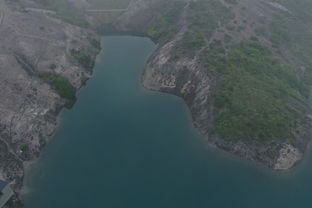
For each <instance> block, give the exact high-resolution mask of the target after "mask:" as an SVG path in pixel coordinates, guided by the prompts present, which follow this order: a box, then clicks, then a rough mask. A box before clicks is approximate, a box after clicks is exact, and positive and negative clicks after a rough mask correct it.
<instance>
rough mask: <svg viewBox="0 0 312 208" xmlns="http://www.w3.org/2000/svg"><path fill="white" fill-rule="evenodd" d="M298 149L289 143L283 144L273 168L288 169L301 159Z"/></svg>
mask: <svg viewBox="0 0 312 208" xmlns="http://www.w3.org/2000/svg"><path fill="white" fill-rule="evenodd" d="M302 156H303V155H302V153H301V152H300V150H299V149H297V148H295V147H293V146H292V145H290V144H284V145H283V147H282V148H281V149H280V151H279V157H278V159H277V161H276V163H275V165H274V169H275V170H288V169H290V168H291V167H293V166H294V165H295V164H296V163H297V162H298V161H300V160H301V159H302Z"/></svg>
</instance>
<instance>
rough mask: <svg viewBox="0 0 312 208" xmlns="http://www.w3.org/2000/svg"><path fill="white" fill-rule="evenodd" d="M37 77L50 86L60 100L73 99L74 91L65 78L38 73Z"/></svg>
mask: <svg viewBox="0 0 312 208" xmlns="http://www.w3.org/2000/svg"><path fill="white" fill-rule="evenodd" d="M39 77H40V78H41V79H42V80H43V81H45V82H46V83H48V84H50V85H51V87H52V89H54V90H55V91H56V92H57V93H58V94H59V95H60V96H61V97H62V98H66V99H69V100H73V99H75V94H76V89H75V87H74V86H73V85H72V84H71V83H70V82H69V81H68V80H67V79H66V78H64V77H61V76H59V75H57V74H53V73H48V72H40V73H39Z"/></svg>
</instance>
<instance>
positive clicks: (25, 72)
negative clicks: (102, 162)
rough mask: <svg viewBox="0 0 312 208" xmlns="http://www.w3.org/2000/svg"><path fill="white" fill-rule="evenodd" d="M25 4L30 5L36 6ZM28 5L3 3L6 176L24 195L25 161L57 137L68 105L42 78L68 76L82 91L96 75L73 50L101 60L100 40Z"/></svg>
mask: <svg viewBox="0 0 312 208" xmlns="http://www.w3.org/2000/svg"><path fill="white" fill-rule="evenodd" d="M30 2H31V1H25V4H24V5H30V6H36V4H35V3H34V2H31V3H30ZM21 5H23V1H20V2H19V3H16V2H15V1H3V0H1V1H0V48H1V50H0V86H1V87H0V95H1V99H0V148H1V150H2V151H1V156H0V157H1V158H0V177H1V178H2V179H5V180H9V181H11V182H12V186H13V187H14V188H15V191H17V192H18V191H19V190H20V188H21V185H22V180H23V176H24V168H23V164H24V161H29V160H32V159H34V158H36V157H37V156H38V154H39V152H40V149H41V147H42V146H44V144H45V143H46V142H47V141H48V140H49V138H50V137H51V136H52V135H53V133H54V131H55V128H56V125H57V119H56V116H57V115H58V113H59V112H60V110H61V108H62V107H63V106H64V105H65V104H66V103H67V102H68V100H67V99H64V98H63V97H61V96H60V94H59V93H58V92H57V91H56V90H55V89H54V88H53V86H52V85H50V83H47V82H45V81H44V80H43V79H42V77H41V76H40V75H42V74H53V75H55V76H58V77H62V78H63V79H66V80H68V81H69V83H70V84H71V85H72V86H73V87H74V89H75V90H78V89H79V88H80V87H81V86H82V84H83V83H84V81H85V80H86V79H88V78H89V77H90V76H91V73H92V72H91V70H90V68H88V69H86V68H85V67H84V66H82V65H81V63H79V60H77V59H75V58H74V57H73V55H72V49H75V50H79V51H82V52H83V53H84V54H86V56H89V57H90V58H91V59H93V60H94V59H95V56H96V55H97V53H98V51H99V49H98V48H95V47H94V46H93V45H92V41H93V43H94V41H99V37H98V36H97V35H96V34H94V33H93V32H91V31H89V30H86V29H81V28H78V27H75V26H72V25H69V24H66V23H64V22H62V21H60V20H57V19H54V18H52V17H51V16H49V14H48V13H46V12H42V11H38V10H27V9H26V8H25V7H24V6H21Z"/></svg>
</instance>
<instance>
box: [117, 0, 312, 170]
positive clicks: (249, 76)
mask: <svg viewBox="0 0 312 208" xmlns="http://www.w3.org/2000/svg"><path fill="white" fill-rule="evenodd" d="M311 8H312V3H311V2H310V1H307V0H306V1H300V3H298V1H294V0H288V1H287V0H285V1H268V0H266V1H250V0H248V1H247V0H198V1H169V2H168V1H161V0H158V1H157V0H150V1H134V2H132V4H131V5H130V6H129V10H128V12H126V13H124V14H123V15H122V16H121V17H120V18H119V19H118V20H117V23H116V25H117V28H118V29H119V30H125V31H133V30H134V31H140V32H141V33H144V34H146V35H148V36H149V37H151V38H152V39H153V40H154V41H155V42H157V43H158V44H159V47H158V49H157V51H156V52H155V53H154V54H153V55H152V57H151V58H150V60H149V62H148V64H147V66H146V70H145V72H144V75H143V78H142V79H143V84H144V86H145V87H147V88H149V89H152V90H157V91H163V92H168V93H172V94H175V95H177V96H180V97H182V98H183V99H184V100H185V101H186V103H187V104H188V106H189V107H190V110H191V112H192V115H193V119H194V125H195V126H196V128H198V129H199V131H200V132H201V134H202V135H204V136H205V138H206V139H207V141H208V142H209V143H210V144H212V145H214V146H216V147H218V148H220V149H222V150H225V151H227V152H231V153H233V154H235V155H239V156H240V157H243V158H247V159H248V160H252V161H256V162H259V163H262V164H264V165H265V166H268V167H270V168H273V169H277V170H283V169H289V168H291V167H293V166H294V165H295V164H296V163H297V162H298V161H300V160H301V159H302V157H303V154H304V152H305V150H306V147H307V143H308V142H309V140H310V136H309V135H310V129H311V114H310V113H311V109H310V102H309V100H310V86H311V72H312V71H311V70H312V65H311V59H310V58H309V57H310V56H311V54H312V51H311V44H312V40H311V38H310V37H311V32H312V30H311V28H312V26H311V20H312V16H311V13H310V12H309V11H310V10H311Z"/></svg>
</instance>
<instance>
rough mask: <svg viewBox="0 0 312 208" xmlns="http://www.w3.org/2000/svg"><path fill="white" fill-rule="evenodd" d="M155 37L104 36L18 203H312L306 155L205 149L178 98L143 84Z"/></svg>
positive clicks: (214, 207) (36, 206) (128, 207)
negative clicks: (283, 165) (254, 161)
mask: <svg viewBox="0 0 312 208" xmlns="http://www.w3.org/2000/svg"><path fill="white" fill-rule="evenodd" d="M153 49H154V45H153V43H152V42H151V41H150V40H148V39H146V38H138V37H104V38H103V51H102V53H101V54H100V55H99V56H98V60H97V64H96V67H95V74H94V78H93V79H92V80H90V81H89V82H88V85H87V87H86V88H84V89H82V90H81V92H80V93H79V95H78V101H77V103H76V105H75V106H74V108H73V109H71V110H69V111H65V112H64V113H63V114H62V122H61V125H60V128H59V129H58V131H57V134H56V136H55V138H54V139H53V140H52V141H51V143H50V144H49V145H48V146H47V147H46V148H45V149H44V151H43V153H42V155H41V158H40V159H39V161H38V163H36V164H35V165H34V166H33V167H32V169H31V171H30V172H29V173H28V176H27V179H26V186H25V190H24V191H25V194H24V196H23V199H24V202H25V204H26V208H86V207H88V208H89V207H90V208H91V207H92V208H209V207H211V208H279V207H283V208H294V207H296V208H311V207H312V167H311V161H312V158H310V159H308V160H306V162H305V164H304V165H303V167H302V168H300V170H299V171H296V172H295V173H290V174H282V175H277V174H273V173H270V172H268V171H264V170H262V169H259V168H258V167H256V166H253V165H251V164H249V163H246V162H241V161H239V160H235V159H231V158H229V157H227V156H224V154H222V153H220V152H217V151H215V150H212V149H210V148H207V146H206V145H205V143H204V141H203V139H202V138H200V137H199V136H198V135H197V134H196V131H195V130H194V129H193V128H192V125H191V117H190V114H189V112H188V110H187V108H186V106H185V105H184V103H183V102H182V101H181V100H180V99H178V98H177V97H174V96H170V95H166V94H161V93H153V92H147V91H145V90H143V89H141V87H140V74H141V72H142V69H143V66H144V63H145V61H146V59H147V57H148V55H149V54H150V53H151V52H152V50H153Z"/></svg>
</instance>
